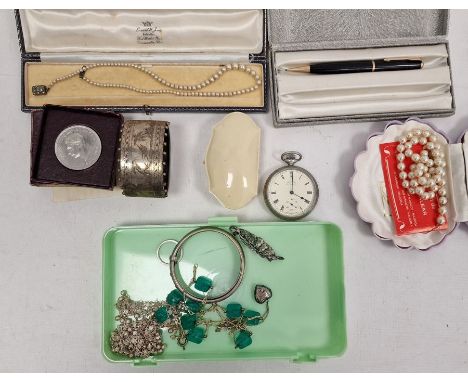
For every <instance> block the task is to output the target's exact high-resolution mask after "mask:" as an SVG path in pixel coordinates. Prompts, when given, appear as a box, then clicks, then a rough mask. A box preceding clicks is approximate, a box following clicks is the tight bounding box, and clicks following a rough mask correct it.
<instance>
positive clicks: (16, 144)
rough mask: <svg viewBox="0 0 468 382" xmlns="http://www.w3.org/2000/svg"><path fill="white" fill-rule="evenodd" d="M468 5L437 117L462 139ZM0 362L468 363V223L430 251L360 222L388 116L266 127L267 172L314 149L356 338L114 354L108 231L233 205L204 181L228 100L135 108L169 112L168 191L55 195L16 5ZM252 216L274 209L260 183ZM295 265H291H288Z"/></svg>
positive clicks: (203, 365) (215, 212) (112, 367)
mask: <svg viewBox="0 0 468 382" xmlns="http://www.w3.org/2000/svg"><path fill="white" fill-rule="evenodd" d="M467 36H468V12H467V11H453V12H452V13H451V18H450V34H449V39H450V48H451V62H452V67H453V80H454V87H455V93H456V101H457V106H458V108H457V112H456V115H454V116H453V117H450V118H443V119H434V120H433V121H432V122H434V123H435V124H436V125H437V126H438V127H439V128H440V129H442V130H444V131H446V132H447V134H448V136H449V137H450V138H451V139H453V140H454V139H456V138H457V137H458V136H459V135H460V134H461V132H462V131H464V130H465V129H467V128H468V39H467ZM0 52H2V54H1V59H0V100H1V103H2V105H1V113H0V145H1V150H0V164H1V167H2V169H1V171H0V182H1V188H0V227H1V230H0V291H1V292H0V349H1V350H0V371H140V372H141V371H165V372H170V371H194V372H195V371H197V372H201V371H207V372H208V371H209V372H211V371H275V372H282V371H292V372H294V371H308V372H318V371H322V372H323V371H465V372H466V371H468V245H467V244H468V227H467V226H465V225H463V226H460V227H459V228H458V229H456V230H455V232H453V233H452V234H451V235H450V236H449V237H448V238H447V239H446V240H445V241H444V243H443V244H442V245H440V246H437V247H435V248H433V249H432V250H430V251H428V252H417V251H400V250H398V249H396V248H395V247H393V245H392V243H390V242H384V241H380V240H378V239H376V238H375V237H374V236H373V235H372V233H371V230H370V227H369V225H368V224H366V223H364V222H362V221H361V220H360V219H359V217H358V215H357V213H356V208H355V202H354V200H353V198H352V196H351V193H350V189H349V186H348V184H349V178H350V177H351V175H352V174H353V171H354V169H353V160H354V158H355V156H356V154H357V153H359V152H360V151H362V150H363V149H364V147H365V142H366V138H367V137H368V135H369V134H371V133H374V132H379V131H381V130H382V129H383V127H384V125H385V123H384V122H374V123H353V124H343V123H342V124H337V125H324V126H318V127H303V128H289V129H275V128H273V125H272V120H271V115H270V114H269V113H266V114H252V115H251V116H252V118H253V119H254V120H255V121H256V122H257V124H258V125H260V126H261V128H262V151H261V160H260V176H261V183H262V184H263V181H264V180H265V177H266V176H267V175H268V174H269V173H270V172H271V171H272V170H273V169H275V168H277V167H278V166H279V165H280V164H281V163H280V161H279V156H280V154H281V153H282V152H283V151H285V150H288V149H289V150H291V149H292V150H298V151H300V152H302V153H303V154H304V160H303V162H302V165H303V167H306V168H308V169H309V170H310V171H311V172H312V173H313V174H314V176H315V177H316V179H317V181H318V183H319V187H320V199H319V203H318V205H317V207H316V209H315V210H314V211H313V213H312V218H313V219H316V220H325V221H332V222H335V223H337V224H338V225H339V226H340V227H341V228H342V230H343V237H344V261H345V285H346V314H347V330H348V348H347V350H346V352H345V354H344V355H343V356H341V357H339V358H333V359H324V360H320V361H319V362H317V363H311V364H293V363H290V362H288V361H246V362H194V363H168V364H161V365H158V366H156V367H154V368H134V367H131V366H129V365H125V364H111V363H109V362H108V361H106V360H105V359H104V358H103V356H102V354H101V240H102V235H103V233H104V231H105V230H106V229H107V228H109V227H112V226H117V225H123V224H148V223H158V224H164V223H190V222H201V223H203V222H206V220H207V219H208V218H209V217H213V216H222V215H232V212H230V211H227V210H225V209H224V208H223V207H221V206H220V205H219V204H218V203H217V202H216V200H215V199H214V198H213V197H212V196H211V195H210V194H208V192H207V180H206V176H205V172H204V168H203V166H202V161H203V156H204V152H205V150H206V147H207V144H208V140H209V137H210V134H211V128H212V126H213V125H214V124H215V123H216V122H217V121H219V120H220V119H221V118H222V117H223V115H222V114H209V113H199V114H183V113H180V114H179V113H174V114H154V115H152V116H151V117H147V116H145V115H137V114H133V115H128V117H129V118H135V119H136V118H154V119H162V120H168V121H170V122H171V138H172V168H171V187H170V193H169V197H168V198H166V199H147V198H125V197H123V196H122V197H120V196H117V197H112V198H104V199H94V200H84V201H77V202H68V203H54V202H52V200H51V190H49V189H45V188H42V189H41V188H37V187H31V186H30V185H29V144H30V116H29V114H26V113H22V112H21V111H20V69H21V65H20V53H19V48H18V41H17V35H16V28H15V23H14V18H13V13H12V12H11V11H2V12H0ZM236 215H237V216H238V217H239V219H240V220H242V221H268V220H274V219H273V217H272V215H271V214H270V213H269V212H268V210H267V209H266V207H265V205H264V203H263V200H262V198H261V197H257V198H256V199H254V200H253V201H252V202H251V203H250V204H248V205H247V206H246V207H244V208H243V209H241V210H239V211H238V212H237V213H236ZM287 277H294V275H290V276H288V275H285V278H286V281H287Z"/></svg>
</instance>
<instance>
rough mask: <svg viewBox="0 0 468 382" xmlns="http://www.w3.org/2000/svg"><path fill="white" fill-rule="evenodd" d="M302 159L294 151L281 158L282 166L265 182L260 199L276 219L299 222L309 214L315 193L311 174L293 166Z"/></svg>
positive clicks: (316, 194) (315, 185)
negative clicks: (284, 164)
mask: <svg viewBox="0 0 468 382" xmlns="http://www.w3.org/2000/svg"><path fill="white" fill-rule="evenodd" d="M301 159H302V155H301V154H300V153H298V152H297V151H287V152H285V153H283V154H282V155H281V160H282V161H283V162H285V163H286V166H284V167H280V168H278V169H277V170H275V171H274V172H273V173H272V174H271V175H270V176H269V177H268V179H267V180H266V182H265V186H264V188H263V197H264V199H265V203H266V205H267V207H268V208H269V209H270V211H271V212H272V213H273V214H274V215H275V216H277V217H279V218H280V219H284V220H299V219H302V218H304V217H305V216H307V215H308V214H310V213H311V212H312V210H313V209H314V207H315V205H316V204H317V200H318V195H319V189H318V185H317V182H316V181H315V178H314V177H313V176H312V174H311V173H310V172H309V171H307V170H305V169H304V168H302V167H299V166H296V165H295V164H296V163H297V162H299V161H300V160H301Z"/></svg>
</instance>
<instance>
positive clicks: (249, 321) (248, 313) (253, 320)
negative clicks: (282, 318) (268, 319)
mask: <svg viewBox="0 0 468 382" xmlns="http://www.w3.org/2000/svg"><path fill="white" fill-rule="evenodd" d="M243 316H244V318H246V319H247V322H246V324H247V325H258V324H259V323H260V322H261V321H262V317H261V314H260V313H258V312H256V311H255V310H246V311H245V312H244V314H243ZM253 317H255V318H253Z"/></svg>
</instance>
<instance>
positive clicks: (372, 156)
mask: <svg viewBox="0 0 468 382" xmlns="http://www.w3.org/2000/svg"><path fill="white" fill-rule="evenodd" d="M417 127H419V128H424V129H429V130H431V131H433V132H434V134H436V136H437V137H438V138H439V139H440V141H441V142H446V143H447V145H444V146H445V147H444V149H445V155H446V158H447V188H448V192H449V205H448V209H449V212H448V216H447V218H448V219H447V220H448V229H446V230H444V231H432V232H428V233H417V234H411V235H405V236H397V235H396V234H395V231H394V224H393V221H392V217H391V214H390V208H389V206H388V202H387V195H386V190H385V182H384V176H383V171H382V166H381V161H380V151H379V145H380V144H381V143H385V142H394V141H396V140H397V137H399V136H400V135H401V134H402V133H403V132H407V131H409V130H411V129H414V128H417ZM448 143H449V142H448V140H447V138H446V137H445V136H444V135H443V134H442V133H441V132H439V131H437V129H435V128H434V127H433V126H431V125H430V124H429V123H427V122H425V121H421V120H418V119H409V120H407V121H406V122H404V123H402V122H391V123H390V124H388V125H387V127H386V128H385V130H384V132H383V133H382V134H378V135H373V136H371V137H370V138H369V139H368V141H367V148H366V150H365V151H363V152H362V153H360V154H359V155H358V156H357V157H356V160H355V163H354V167H355V173H354V175H353V177H352V178H351V184H350V185H351V191H352V193H353V196H354V198H355V199H356V202H357V211H358V214H359V216H360V217H361V219H362V220H364V221H366V222H368V223H370V224H371V225H372V231H373V233H374V235H375V236H377V237H378V238H380V239H383V240H392V241H393V243H394V244H395V246H397V247H399V248H416V249H419V250H426V249H429V248H431V247H432V246H434V245H436V244H439V243H440V242H441V241H442V240H443V239H444V238H445V237H446V236H447V235H448V234H449V233H450V232H452V231H453V229H454V228H455V227H456V226H457V224H458V222H462V221H468V183H467V168H468V132H467V133H466V134H465V139H464V140H463V139H462V142H459V143H456V144H448Z"/></svg>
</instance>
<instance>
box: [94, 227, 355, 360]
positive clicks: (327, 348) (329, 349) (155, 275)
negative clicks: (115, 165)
mask: <svg viewBox="0 0 468 382" xmlns="http://www.w3.org/2000/svg"><path fill="white" fill-rule="evenodd" d="M234 224H235V225H237V226H240V227H242V228H245V229H247V230H249V231H251V232H253V233H255V234H256V235H259V236H261V237H263V238H264V239H265V240H266V241H267V242H268V243H269V244H270V245H271V246H272V247H273V248H274V249H275V250H276V252H277V253H278V254H279V255H281V256H284V258H285V260H282V261H273V262H268V261H267V260H265V259H263V258H261V257H259V256H258V255H257V254H255V253H253V252H251V251H250V250H249V249H248V248H247V247H245V246H243V248H244V251H245V257H246V271H245V276H244V280H243V282H242V284H241V286H240V288H239V289H238V290H237V291H236V292H235V293H234V295H232V296H231V297H230V298H229V299H227V300H225V301H222V302H221V303H219V305H221V306H226V305H227V304H228V303H229V302H238V303H240V304H242V305H243V306H245V307H249V308H252V309H254V310H259V311H263V309H264V306H263V305H259V304H257V303H256V301H255V299H254V298H253V293H252V291H253V289H254V286H255V285H256V284H264V285H267V286H269V287H270V288H271V289H272V291H273V297H272V298H271V300H270V313H269V316H268V318H267V319H266V320H265V321H264V322H263V323H261V324H260V325H258V326H255V327H252V331H253V332H254V334H253V337H252V338H253V343H252V345H251V346H249V347H247V348H245V349H242V350H239V349H235V348H234V345H233V342H232V338H231V337H230V336H229V335H228V334H227V333H225V332H221V333H215V332H214V330H211V332H210V333H209V335H208V337H207V338H206V339H205V340H204V341H203V343H202V344H200V345H196V344H189V346H187V348H186V349H185V350H183V349H182V348H181V347H179V346H178V345H177V344H176V343H175V341H174V340H172V339H170V338H169V336H168V334H167V333H164V334H163V337H164V342H165V343H166V344H167V347H166V349H165V351H164V353H163V354H162V355H160V356H156V357H152V358H148V359H144V360H138V359H131V358H127V357H124V356H121V355H119V354H115V353H113V352H112V351H111V349H110V343H109V337H110V333H111V332H112V330H114V329H115V328H116V326H117V322H116V321H115V316H116V315H117V309H116V307H115V302H116V301H117V299H118V297H119V295H120V292H121V291H122V290H127V291H128V293H129V295H130V297H131V298H132V299H137V300H162V299H165V297H166V295H167V294H168V293H169V292H170V291H171V290H173V289H174V284H173V283H172V280H171V278H170V274H169V268H168V266H166V265H164V264H163V263H161V262H160V261H159V259H158V258H157V256H156V249H157V247H158V245H159V244H160V243H161V242H162V241H163V240H166V239H175V240H178V239H180V238H181V237H182V236H184V235H185V234H186V233H188V232H189V231H191V230H193V229H195V228H197V227H201V226H204V225H200V224H181V225H160V226H133V227H116V228H111V229H109V230H108V231H107V232H106V234H105V236H104V240H103V278H102V280H103V321H102V323H103V330H102V349H103V354H104V356H105V358H107V359H108V360H109V361H111V362H130V363H133V364H135V365H154V364H156V363H157V362H163V361H189V360H191V361H195V360H203V361H205V360H242V359H290V360H292V361H296V362H304V361H315V360H317V359H318V358H320V357H332V356H338V355H341V354H342V353H343V352H344V350H345V348H346V319H345V292H344V280H343V243H342V235H341V230H340V229H339V228H338V227H337V226H336V225H334V224H331V223H321V222H276V223H238V222H237V219H235V218H216V219H210V220H209V222H208V224H207V225H208V226H217V227H221V228H224V229H226V230H227V229H228V228H229V226H231V225H234ZM205 244H206V245H207V246H209V245H210V243H205ZM184 256H187V257H189V255H185V254H184Z"/></svg>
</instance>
